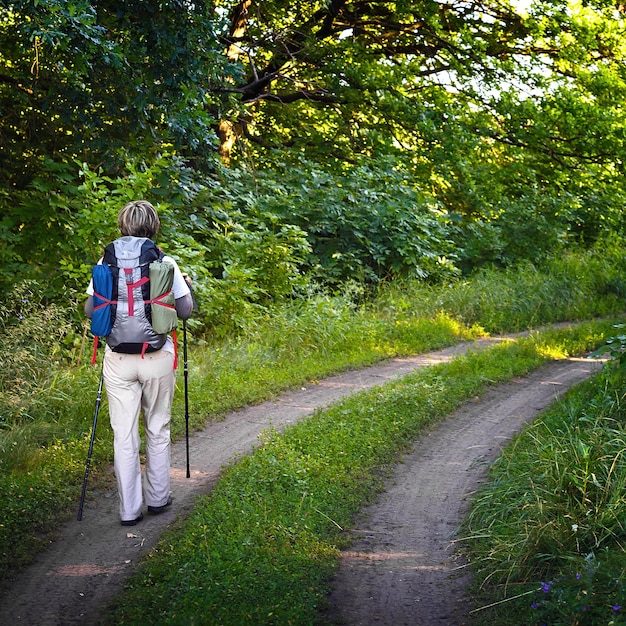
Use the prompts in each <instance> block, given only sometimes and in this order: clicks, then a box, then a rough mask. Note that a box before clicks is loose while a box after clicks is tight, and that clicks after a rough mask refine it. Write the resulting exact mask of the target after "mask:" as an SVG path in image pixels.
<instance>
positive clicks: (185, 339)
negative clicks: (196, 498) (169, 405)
mask: <svg viewBox="0 0 626 626" xmlns="http://www.w3.org/2000/svg"><path fill="white" fill-rule="evenodd" d="M183 360H184V372H185V439H186V441H187V478H189V477H190V476H191V474H190V472H189V385H188V383H187V379H188V375H189V368H188V365H187V320H183Z"/></svg>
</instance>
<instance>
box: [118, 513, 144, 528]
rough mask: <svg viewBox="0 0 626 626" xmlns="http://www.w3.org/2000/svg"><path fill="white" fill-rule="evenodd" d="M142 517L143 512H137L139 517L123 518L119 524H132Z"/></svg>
mask: <svg viewBox="0 0 626 626" xmlns="http://www.w3.org/2000/svg"><path fill="white" fill-rule="evenodd" d="M142 519H143V513H139V517H136V518H135V519H123V520H122V521H121V522H120V524H121V525H122V526H134V525H135V524H136V523H137V522H140V521H141V520H142Z"/></svg>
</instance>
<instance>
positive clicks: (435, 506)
mask: <svg viewBox="0 0 626 626" xmlns="http://www.w3.org/2000/svg"><path fill="white" fill-rule="evenodd" d="M498 340H499V339H497V338H494V339H486V340H479V341H478V342H474V343H471V344H462V345H459V346H455V347H453V348H449V349H446V350H442V351H439V352H434V353H430V354H425V355H420V356H417V357H412V358H405V359H394V360H392V361H389V362H386V363H383V364H381V365H378V366H374V367H370V368H366V369H363V370H358V371H350V372H346V373H344V374H341V375H338V376H333V377H331V378H328V379H325V380H322V381H320V382H317V383H315V384H309V385H307V386H306V387H303V388H302V389H299V390H297V391H294V392H291V393H287V394H285V395H284V396H281V397H280V398H277V399H276V400H274V401H270V402H266V403H263V404H259V405H256V406H252V407H248V408H246V409H243V410H240V411H235V412H233V413H230V414H229V415H228V416H227V417H226V418H225V419H224V420H223V421H220V422H216V423H212V424H210V425H209V426H208V427H207V428H206V429H205V430H203V431H202V432H198V433H195V434H194V435H193V437H192V438H191V445H190V450H191V453H190V456H191V477H190V478H186V448H185V442H184V441H181V442H178V443H176V444H174V445H173V446H172V472H171V476H172V494H173V498H174V503H173V505H172V507H171V508H170V509H169V510H167V512H165V513H162V514H160V515H151V514H149V513H147V512H145V513H144V519H143V521H142V522H140V523H139V524H137V526H133V527H122V526H120V524H119V518H118V499H117V492H116V490H111V491H109V492H106V493H101V492H99V493H89V495H88V500H87V502H86V503H85V507H84V511H83V518H82V521H80V522H79V521H77V520H76V515H75V513H74V517H73V518H72V519H70V520H69V521H68V522H67V523H66V524H65V525H64V526H63V527H62V528H61V529H60V531H59V536H58V538H57V539H56V540H55V541H54V542H53V543H52V544H51V545H50V546H49V548H48V549H47V550H46V551H45V552H43V553H42V554H41V555H40V556H39V558H38V559H37V561H36V562H35V563H33V564H32V565H31V566H29V567H27V568H25V569H24V570H23V572H21V573H20V575H19V576H18V577H17V578H16V579H15V580H14V581H13V582H12V583H11V585H10V586H9V587H8V588H7V589H6V590H5V591H4V592H3V594H2V596H0V624H12V625H14V624H28V625H29V626H30V625H32V626H52V625H58V626H68V625H71V624H81V625H83V626H89V625H91V624H98V622H99V620H100V618H101V616H102V611H103V608H104V607H105V606H106V605H107V603H108V602H110V601H111V600H112V598H113V597H114V596H115V594H116V593H118V592H119V591H120V590H121V589H122V587H123V585H124V583H125V581H126V580H127V579H128V577H129V576H130V575H131V574H132V573H133V572H134V570H135V567H136V565H137V563H138V562H139V561H140V559H142V557H145V556H146V555H147V554H148V553H149V551H150V550H151V548H152V547H153V546H154V545H155V544H156V542H157V540H158V539H159V536H160V535H161V534H162V533H163V532H164V531H165V530H166V529H167V528H168V527H170V526H171V525H172V524H174V523H175V521H176V520H177V519H178V518H179V517H181V516H185V515H186V514H188V513H189V512H190V511H191V510H192V508H193V506H194V500H195V498H196V497H197V496H198V495H201V494H206V493H208V492H209V491H210V490H211V488H212V487H213V485H214V484H215V482H216V480H217V479H218V478H219V476H220V473H221V470H222V468H223V467H224V465H226V464H228V463H231V462H232V461H233V460H235V459H236V458H237V457H239V456H241V455H243V454H247V453H249V452H250V451H251V450H252V449H253V448H254V446H255V445H256V444H257V442H258V436H259V434H260V433H261V432H262V431H263V430H265V429H267V428H269V427H273V428H277V429H281V428H284V427H285V426H286V425H288V424H291V423H293V422H295V421H297V420H299V419H301V418H303V417H306V416H307V415H310V414H311V413H312V412H313V411H314V410H315V409H316V408H319V407H324V406H328V405H329V404H331V403H333V402H336V401H337V400H339V399H341V398H342V397H344V396H346V395H348V394H351V393H354V392H357V391H360V390H362V389H366V388H368V387H372V386H374V385H379V384H382V383H384V382H386V381H388V380H391V379H393V378H395V377H398V376H402V375H404V374H407V373H409V372H410V371H412V370H414V369H416V368H419V367H424V366H428V365H432V364H434V363H438V362H442V361H446V360H450V359H451V358H453V357H454V356H456V355H458V354H461V353H463V352H465V351H467V350H468V349H470V348H473V349H479V348H481V347H484V346H487V345H490V344H492V343H493V342H495V341H498ZM597 367H598V364H597V363H596V362H593V361H588V360H583V359H578V360H576V359H571V360H567V361H559V362H555V363H551V364H549V365H547V366H545V367H543V368H542V369H541V370H539V371H537V372H534V373H533V374H531V375H529V376H527V377H525V378H521V379H519V380H515V381H513V382H511V383H508V384H506V385H501V386H498V387H494V388H493V389H491V390H490V391H488V393H487V394H485V395H484V396H481V397H480V398H478V399H474V400H471V401H469V402H468V403H467V404H466V405H465V406H464V407H463V408H462V409H461V410H459V411H457V412H456V413H455V414H454V415H452V416H450V417H449V418H448V419H447V420H445V421H444V422H443V423H441V424H440V425H439V426H437V427H436V428H434V429H432V430H431V431H430V432H429V433H427V434H425V435H424V436H423V437H421V438H420V439H419V440H418V441H417V442H416V444H415V449H414V451H413V452H412V453H411V454H410V455H407V456H406V457H405V458H404V461H403V463H401V464H399V465H398V467H397V471H396V473H395V476H394V479H393V480H392V481H391V482H390V484H389V488H388V490H387V491H386V493H385V494H384V495H383V496H381V498H380V499H379V501H378V502H377V503H376V504H375V505H373V506H372V507H370V508H368V509H367V510H365V511H364V512H363V515H362V518H361V519H360V521H359V524H358V528H357V529H355V530H354V534H355V541H354V545H353V546H352V547H351V549H350V550H349V551H346V552H345V553H344V554H343V555H342V559H341V566H340V570H339V573H338V575H337V577H336V580H335V582H334V590H333V593H332V594H331V596H330V607H329V610H328V612H327V618H328V620H329V622H334V623H337V622H339V623H345V624H350V625H361V624H389V625H393V626H401V625H403V624H411V625H412V626H415V625H421V624H423V625H433V624H434V625H443V624H448V625H455V626H458V625H461V624H469V623H470V616H469V615H468V614H467V612H468V609H467V606H466V605H465V603H464V588H465V586H466V584H467V581H468V574H467V573H466V570H465V569H464V567H463V566H464V563H463V561H462V559H461V558H460V557H459V556H458V554H456V553H455V537H456V531H457V529H458V526H459V523H460V521H461V519H462V517H463V514H464V512H465V511H466V507H467V503H468V497H469V496H470V495H471V494H472V493H473V492H474V491H475V490H476V489H477V487H479V485H480V484H481V482H483V481H484V480H485V478H486V472H487V467H488V465H489V463H491V462H492V461H493V460H494V459H495V458H497V456H498V453H499V451H500V449H501V448H502V446H503V445H504V444H505V443H506V442H507V441H508V440H509V439H510V438H511V437H512V436H513V435H514V434H515V433H516V432H518V431H519V430H520V429H521V427H522V426H523V424H524V423H525V422H527V421H529V420H532V418H533V417H534V416H535V415H536V414H537V413H538V412H540V411H541V410H543V409H544V408H546V407H547V405H548V404H550V403H551V402H552V401H553V400H554V399H555V398H556V397H558V396H559V395H560V394H561V393H563V392H564V391H565V390H566V389H568V388H569V387H570V386H572V385H573V384H575V383H577V382H580V381H582V380H583V379H585V378H586V377H588V376H589V375H590V374H591V373H592V371H593V370H595V369H596V368H597ZM103 421H106V417H105V418H103ZM77 504H78V503H77Z"/></svg>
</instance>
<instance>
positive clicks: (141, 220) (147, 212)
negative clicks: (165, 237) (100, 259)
mask: <svg viewBox="0 0 626 626" xmlns="http://www.w3.org/2000/svg"><path fill="white" fill-rule="evenodd" d="M117 225H118V226H119V229H120V232H121V233H122V235H123V236H125V237H126V236H131V237H147V238H148V239H152V238H153V237H154V236H155V235H156V234H157V233H158V232H159V227H160V226H161V222H160V221H159V216H158V214H157V212H156V209H155V208H154V207H153V206H152V205H151V204H150V203H149V202H147V201H146V200H135V201H134V202H129V203H128V204H127V205H126V206H125V207H124V208H123V209H122V210H121V211H120V212H119V214H118V216H117Z"/></svg>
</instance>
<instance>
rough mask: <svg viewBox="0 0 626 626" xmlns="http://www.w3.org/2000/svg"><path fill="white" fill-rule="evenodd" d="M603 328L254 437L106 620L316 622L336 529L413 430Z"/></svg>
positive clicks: (442, 368) (570, 351) (440, 373)
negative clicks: (257, 439)
mask: <svg viewBox="0 0 626 626" xmlns="http://www.w3.org/2000/svg"><path fill="white" fill-rule="evenodd" d="M610 329H611V324H610V323H609V322H590V323H586V324H582V325H579V326H576V327H572V328H568V329H563V330H551V331H546V332H543V333H537V334H533V335H531V336H530V337H528V338H523V339H519V340H517V341H510V342H505V343H503V344H500V345H498V346H496V347H493V348H490V349H488V350H485V351H482V352H472V353H469V354H467V355H466V356H463V357H459V358H457V359H455V360H454V361H452V362H450V363H446V364H441V365H436V366H433V367H429V368H425V369H423V370H420V371H418V372H415V373H413V374H410V375H408V376H406V377H404V378H403V379H401V380H398V381H394V382H391V383H387V384H386V385H384V386H381V387H377V388H375V389H372V390H368V391H364V392H361V393H359V394H356V395H354V396H351V397H349V398H348V399H345V400H343V401H341V402H339V403H337V404H336V405H333V406H332V407H330V408H328V409H325V410H323V411H318V412H316V413H315V414H314V415H313V416H311V417H310V418H308V419H306V420H303V421H302V422H299V423H297V424H295V425H293V426H291V427H289V428H288V429H287V430H286V431H285V432H284V433H282V434H278V433H276V432H272V431H268V432H266V433H264V436H263V437H262V440H261V442H260V445H259V447H258V448H257V449H256V450H255V451H254V452H253V453H252V454H250V455H248V456H246V457H244V458H243V459H241V460H240V461H239V462H237V463H235V464H233V465H232V466H230V467H229V468H228V469H227V470H226V471H225V473H224V475H223V477H222V478H221V479H220V481H219V482H218V484H217V485H216V487H215V489H214V491H213V492H212V493H211V494H210V495H209V496H206V497H203V498H201V499H200V500H198V502H197V507H196V509H195V511H194V513H193V514H192V515H191V516H190V517H189V518H188V519H187V520H185V521H184V522H182V523H181V524H179V525H178V527H176V528H174V529H173V530H171V531H170V532H168V533H167V534H166V535H164V536H163V537H162V539H161V541H160V542H159V544H158V545H157V547H156V548H155V550H154V551H153V552H152V553H151V554H150V555H149V557H148V558H146V559H145V560H144V561H143V563H142V564H141V565H140V568H139V570H138V572H137V574H136V575H135V576H134V577H133V579H132V580H131V581H130V583H129V585H128V588H127V590H126V593H125V594H123V595H122V596H120V597H119V598H118V599H117V601H116V602H115V603H114V605H113V606H112V607H111V610H110V611H109V612H108V617H107V618H106V621H107V623H115V624H116V625H121V624H141V623H145V619H146V616H150V619H151V621H152V623H158V624H224V625H227V624H232V625H237V626H241V625H242V624H297V625H302V624H315V623H320V622H321V621H322V619H321V611H322V610H323V608H324V606H325V602H326V595H327V592H328V585H329V582H330V580H331V577H332V574H333V572H334V569H335V568H336V566H337V563H338V550H339V549H340V548H341V547H343V546H345V545H347V541H348V540H347V534H346V533H344V532H343V529H345V528H348V527H350V525H351V523H352V521H353V520H354V517H355V514H356V513H357V512H358V510H359V509H360V508H361V507H363V506H364V505H365V504H366V503H367V502H368V501H371V500H372V498H374V497H375V495H376V494H377V493H378V492H379V491H380V490H381V489H382V488H383V481H384V478H385V476H387V475H388V470H389V468H390V466H391V464H392V463H393V462H394V461H397V460H398V458H399V455H400V454H401V453H402V451H403V450H406V449H407V446H409V445H410V443H411V442H412V441H413V440H414V439H415V437H416V436H417V435H418V433H419V432H420V430H421V429H423V428H424V427H425V426H427V425H429V424H432V423H434V422H436V421H437V420H439V419H441V418H443V417H445V416H446V415H448V414H449V413H450V412H451V411H453V410H454V409H455V408H456V407H458V406H459V405H460V404H462V403H463V402H464V401H465V400H467V398H469V397H473V396H476V395H477V394H480V393H481V392H483V391H484V390H485V389H486V388H487V387H488V386H489V385H492V384H495V383H499V382H504V381H506V380H509V379H511V378H512V377H515V376H520V375H523V374H525V373H527V372H529V371H530V370H532V369H535V368H537V367H539V366H541V365H542V364H543V363H545V362H547V361H548V360H551V359H557V358H565V357H567V356H570V355H574V354H580V353H582V352H584V351H586V350H590V349H592V348H594V347H596V346H597V345H598V344H599V343H601V342H602V340H603V337H604V336H605V335H606V333H610Z"/></svg>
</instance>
